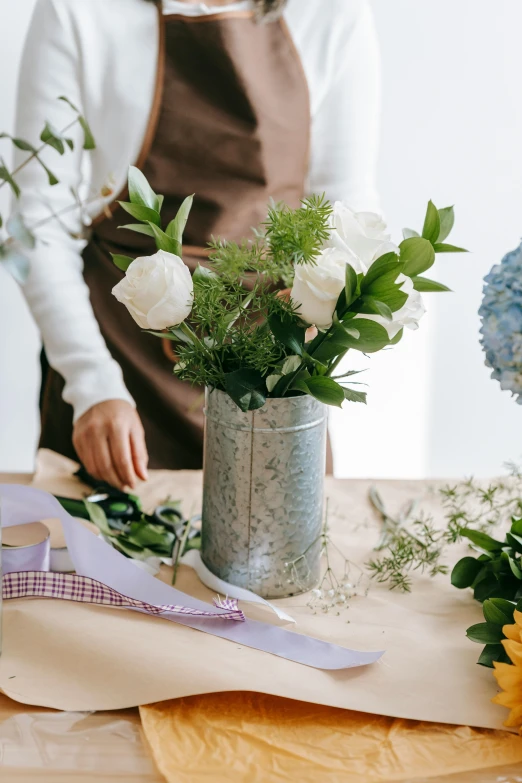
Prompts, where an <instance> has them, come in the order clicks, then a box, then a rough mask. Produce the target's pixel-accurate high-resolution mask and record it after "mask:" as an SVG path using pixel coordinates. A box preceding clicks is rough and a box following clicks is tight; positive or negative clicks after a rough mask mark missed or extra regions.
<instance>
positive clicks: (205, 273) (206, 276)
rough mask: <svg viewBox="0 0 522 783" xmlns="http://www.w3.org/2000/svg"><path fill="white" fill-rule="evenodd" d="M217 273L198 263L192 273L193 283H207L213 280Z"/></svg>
mask: <svg viewBox="0 0 522 783" xmlns="http://www.w3.org/2000/svg"><path fill="white" fill-rule="evenodd" d="M216 278H217V274H216V273H215V272H213V271H212V269H209V268H208V267H206V266H202V264H198V265H197V267H196V269H195V270H194V274H193V275H192V280H193V281H194V282H195V283H208V282H209V281H210V280H215V279H216Z"/></svg>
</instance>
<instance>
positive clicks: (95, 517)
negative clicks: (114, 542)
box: [83, 500, 113, 536]
mask: <svg viewBox="0 0 522 783" xmlns="http://www.w3.org/2000/svg"><path fill="white" fill-rule="evenodd" d="M83 502H84V503H85V508H86V509H87V513H88V514H89V519H90V520H91V522H93V523H94V524H95V525H96V527H97V528H98V530H99V531H100V532H101V533H103V535H105V536H112V535H113V531H112V530H111V528H110V526H109V522H108V520H107V516H106V514H105V511H104V510H103V508H102V507H101V506H100V505H99V504H98V503H92V502H91V501H90V500H84V501H83Z"/></svg>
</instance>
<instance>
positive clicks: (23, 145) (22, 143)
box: [5, 134, 36, 153]
mask: <svg viewBox="0 0 522 783" xmlns="http://www.w3.org/2000/svg"><path fill="white" fill-rule="evenodd" d="M5 135H7V134H5ZM11 141H12V142H13V144H14V145H15V147H18V149H19V150H23V151H24V152H32V153H35V152H36V148H35V147H33V145H32V144H29V142H28V141H26V140H25V139H18V138H15V137H14V136H13V137H11Z"/></svg>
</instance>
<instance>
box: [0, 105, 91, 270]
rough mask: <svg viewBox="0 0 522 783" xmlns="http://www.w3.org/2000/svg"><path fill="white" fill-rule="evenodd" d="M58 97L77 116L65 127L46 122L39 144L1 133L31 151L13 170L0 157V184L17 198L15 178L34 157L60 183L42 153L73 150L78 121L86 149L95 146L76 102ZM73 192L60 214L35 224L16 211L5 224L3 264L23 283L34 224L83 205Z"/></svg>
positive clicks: (0, 252)
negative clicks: (73, 131)
mask: <svg viewBox="0 0 522 783" xmlns="http://www.w3.org/2000/svg"><path fill="white" fill-rule="evenodd" d="M59 100H61V101H65V102H66V103H67V104H68V105H69V106H70V107H71V108H72V109H73V111H74V112H75V113H76V117H75V119H74V120H73V121H72V122H70V123H69V125H67V126H66V127H65V128H63V129H62V130H57V129H56V128H54V127H53V126H52V125H51V123H49V122H46V124H45V126H44V128H43V130H42V132H41V134H40V141H41V142H42V144H41V145H40V146H39V147H35V146H34V145H33V144H31V143H30V142H29V141H26V140H25V139H21V138H18V137H15V136H11V135H10V134H9V133H0V139H9V140H10V141H11V142H12V144H13V146H14V147H16V148H17V149H19V150H21V151H22V152H27V153H29V154H28V156H27V158H26V159H25V160H24V161H23V162H22V163H20V165H19V166H18V167H17V168H16V169H15V170H14V171H9V169H8V168H7V165H6V163H5V161H4V159H3V158H1V157H0V188H2V187H3V186H4V185H8V186H9V188H10V189H11V191H12V193H13V195H14V196H15V198H16V199H18V198H20V196H21V191H20V187H19V185H18V183H17V181H16V176H17V174H18V173H19V172H20V171H21V170H22V169H24V168H25V167H26V166H27V165H28V164H29V163H30V162H31V161H35V162H36V163H37V164H38V165H39V166H40V167H41V168H42V169H43V170H44V172H45V174H46V176H47V180H48V182H49V185H51V186H54V185H57V184H58V178H57V177H56V176H55V175H54V174H53V172H52V171H51V170H50V169H49V167H48V166H47V165H46V164H45V163H44V162H43V160H42V159H41V157H40V155H41V153H42V152H43V150H44V149H46V148H48V147H50V148H52V149H54V150H55V151H56V152H57V153H58V154H59V155H64V154H65V152H66V148H68V149H69V150H73V149H74V142H73V140H72V139H71V138H69V137H68V136H66V135H65V134H66V132H67V131H68V130H69V129H70V128H71V127H72V126H73V125H75V124H76V123H79V124H80V126H81V127H82V129H83V132H84V149H94V147H95V143H94V138H93V136H92V133H91V130H90V128H89V126H88V124H87V122H86V120H85V118H84V117H83V116H82V115H81V114H80V112H79V111H78V109H77V108H76V106H74V104H72V103H71V101H69V100H68V99H67V98H64V97H61V98H59ZM73 195H74V202H73V204H72V205H71V206H68V207H65V208H64V209H63V210H62V211H61V212H59V213H58V214H55V213H54V212H52V211H51V215H50V216H49V218H48V219H46V220H43V221H40V222H39V223H37V224H36V226H34V227H28V226H27V225H25V223H24V221H23V218H22V217H21V216H20V215H17V214H15V215H14V216H13V217H11V218H10V219H9V220H8V222H7V226H6V228H7V233H8V237H7V239H5V240H2V239H1V238H0V262H2V263H3V264H4V267H5V268H6V269H7V270H8V271H9V272H10V273H11V274H12V275H13V277H14V278H15V280H17V281H18V282H19V283H21V284H22V283H24V282H25V281H26V279H27V276H28V274H29V259H28V258H27V256H26V255H25V252H24V251H25V250H31V249H33V248H34V246H35V243H36V237H35V234H34V233H33V228H38V227H39V226H40V225H43V224H45V223H47V222H50V221H51V220H60V215H61V213H62V212H68V211H69V210H70V209H71V208H72V209H74V208H76V207H78V208H80V207H81V206H82V204H81V202H80V201H79V199H78V197H77V195H76V194H75V193H74V191H73ZM1 228H2V220H1V218H0V229H1Z"/></svg>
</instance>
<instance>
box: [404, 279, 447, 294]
mask: <svg viewBox="0 0 522 783" xmlns="http://www.w3.org/2000/svg"><path fill="white" fill-rule="evenodd" d="M411 279H412V281H413V287H414V289H415V290H416V291H426V292H433V293H444V292H446V291H451V288H448V287H447V286H446V285H443V284H442V283H437V282H436V281H435V280H430V279H429V278H428V277H418V276H415V275H414V276H413V277H412V278H411Z"/></svg>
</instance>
